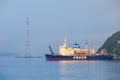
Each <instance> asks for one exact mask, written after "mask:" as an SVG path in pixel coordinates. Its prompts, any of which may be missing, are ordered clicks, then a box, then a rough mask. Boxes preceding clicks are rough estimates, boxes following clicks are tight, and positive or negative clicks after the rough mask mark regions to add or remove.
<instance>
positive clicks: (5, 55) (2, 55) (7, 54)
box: [0, 52, 17, 57]
mask: <svg viewBox="0 0 120 80" xmlns="http://www.w3.org/2000/svg"><path fill="white" fill-rule="evenodd" d="M16 56H17V54H15V53H9V52H8V53H3V52H0V57H16Z"/></svg>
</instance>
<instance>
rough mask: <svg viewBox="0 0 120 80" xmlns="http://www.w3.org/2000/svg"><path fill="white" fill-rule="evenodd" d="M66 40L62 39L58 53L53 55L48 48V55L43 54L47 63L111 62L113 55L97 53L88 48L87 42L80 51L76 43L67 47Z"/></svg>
mask: <svg viewBox="0 0 120 80" xmlns="http://www.w3.org/2000/svg"><path fill="white" fill-rule="evenodd" d="M66 42H67V39H66V38H65V39H64V43H63V45H62V46H60V47H59V53H54V52H53V50H52V48H51V46H49V49H50V52H51V53H50V54H45V57H46V60H48V61H62V60H65V61H66V60H113V55H110V54H103V53H97V52H96V50H95V49H94V48H88V42H87V41H86V46H85V48H84V49H81V47H80V45H79V44H78V43H74V44H73V46H72V47H67V44H66Z"/></svg>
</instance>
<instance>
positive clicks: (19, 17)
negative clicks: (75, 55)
mask: <svg viewBox="0 0 120 80" xmlns="http://www.w3.org/2000/svg"><path fill="white" fill-rule="evenodd" d="M26 17H29V21H30V27H31V30H30V41H31V49H32V55H43V54H45V53H48V52H49V49H48V46H49V45H51V46H52V48H53V49H54V51H55V52H57V51H58V48H59V45H62V44H63V39H64V37H67V40H68V42H67V43H68V46H72V44H73V43H74V42H78V43H80V45H81V47H84V46H85V41H86V40H88V43H89V46H90V47H94V46H97V47H100V46H101V45H102V44H103V43H104V41H105V40H106V39H107V38H108V37H110V36H111V35H112V34H113V33H114V32H116V31H119V30H120V0H0V52H14V53H17V54H19V55H23V54H24V49H25V39H26V38H25V37H26V36H25V32H26V29H25V26H26Z"/></svg>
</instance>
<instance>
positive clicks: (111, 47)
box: [98, 31, 120, 56]
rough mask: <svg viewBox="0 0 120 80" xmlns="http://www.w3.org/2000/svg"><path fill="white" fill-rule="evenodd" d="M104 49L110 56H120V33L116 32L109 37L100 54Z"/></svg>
mask: <svg viewBox="0 0 120 80" xmlns="http://www.w3.org/2000/svg"><path fill="white" fill-rule="evenodd" d="M102 49H105V50H106V51H107V52H108V54H116V55H117V56H120V31H118V32H115V33H114V34H113V35H112V36H111V37H109V38H108V39H107V40H106V41H105V43H104V44H103V45H102V47H101V48H100V49H99V50H98V52H99V51H101V50H102Z"/></svg>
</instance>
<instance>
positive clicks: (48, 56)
mask: <svg viewBox="0 0 120 80" xmlns="http://www.w3.org/2000/svg"><path fill="white" fill-rule="evenodd" d="M45 57H46V60H49V61H61V60H113V56H111V55H99V56H98V55H92V56H90V55H88V56H73V55H72V56H63V55H55V54H45Z"/></svg>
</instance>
